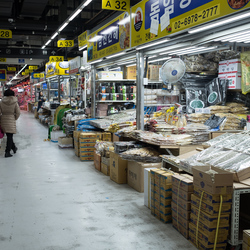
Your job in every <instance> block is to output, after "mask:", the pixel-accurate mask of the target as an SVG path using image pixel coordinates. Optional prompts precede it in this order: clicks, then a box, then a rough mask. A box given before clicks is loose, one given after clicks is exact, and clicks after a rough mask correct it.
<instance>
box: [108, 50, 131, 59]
mask: <svg viewBox="0 0 250 250" xmlns="http://www.w3.org/2000/svg"><path fill="white" fill-rule="evenodd" d="M124 54H126V52H120V53H117V54H114V55H111V56H106V58H107V59H109V58H112V57H117V56H121V55H124Z"/></svg>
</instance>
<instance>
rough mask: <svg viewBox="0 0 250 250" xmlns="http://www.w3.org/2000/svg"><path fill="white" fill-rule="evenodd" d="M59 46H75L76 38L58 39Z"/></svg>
mask: <svg viewBox="0 0 250 250" xmlns="http://www.w3.org/2000/svg"><path fill="white" fill-rule="evenodd" d="M57 47H74V40H58V41H57Z"/></svg>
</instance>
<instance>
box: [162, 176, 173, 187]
mask: <svg viewBox="0 0 250 250" xmlns="http://www.w3.org/2000/svg"><path fill="white" fill-rule="evenodd" d="M172 176H173V175H172V174H171V173H168V172H165V173H163V174H161V175H160V188H161V189H163V190H168V189H170V186H172Z"/></svg>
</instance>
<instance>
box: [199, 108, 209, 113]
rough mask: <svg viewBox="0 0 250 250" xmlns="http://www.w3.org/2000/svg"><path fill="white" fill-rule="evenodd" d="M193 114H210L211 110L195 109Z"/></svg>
mask: <svg viewBox="0 0 250 250" xmlns="http://www.w3.org/2000/svg"><path fill="white" fill-rule="evenodd" d="M195 113H199V114H210V113H211V110H210V108H196V109H195Z"/></svg>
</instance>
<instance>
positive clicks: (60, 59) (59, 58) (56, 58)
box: [49, 56, 64, 62]
mask: <svg viewBox="0 0 250 250" xmlns="http://www.w3.org/2000/svg"><path fill="white" fill-rule="evenodd" d="M49 61H50V62H63V61H64V56H50V57H49Z"/></svg>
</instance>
